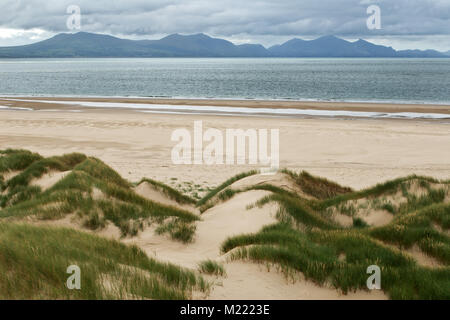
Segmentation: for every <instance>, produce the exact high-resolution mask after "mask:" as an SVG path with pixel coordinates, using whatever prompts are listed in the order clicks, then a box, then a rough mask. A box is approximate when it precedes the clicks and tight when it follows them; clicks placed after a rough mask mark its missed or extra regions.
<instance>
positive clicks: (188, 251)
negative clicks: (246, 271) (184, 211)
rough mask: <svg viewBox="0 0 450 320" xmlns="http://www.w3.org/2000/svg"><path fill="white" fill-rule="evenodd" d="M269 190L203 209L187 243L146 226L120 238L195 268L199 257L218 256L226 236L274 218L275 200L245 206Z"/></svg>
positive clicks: (252, 227)
mask: <svg viewBox="0 0 450 320" xmlns="http://www.w3.org/2000/svg"><path fill="white" fill-rule="evenodd" d="M268 194H270V192H267V191H260V190H253V191H248V192H244V193H240V194H237V195H236V196H235V197H233V198H232V199H230V200H228V201H226V202H224V203H221V204H219V205H217V206H215V207H213V208H211V209H209V210H207V211H205V212H204V213H203V214H202V215H201V219H202V220H201V221H199V222H197V223H196V226H197V230H196V235H195V241H194V242H193V243H190V244H183V243H180V242H176V241H173V240H170V239H169V238H168V237H167V236H162V235H156V234H155V233H154V228H147V229H145V230H144V231H143V232H141V233H139V235H138V236H136V237H133V238H128V239H124V240H123V241H124V242H125V243H133V244H136V245H138V246H139V247H141V248H142V249H144V251H145V252H146V253H147V254H148V255H150V256H154V257H156V258H158V259H159V260H163V261H170V262H173V263H176V264H179V265H182V266H185V267H189V268H196V267H197V264H198V263H199V262H201V261H202V260H205V259H216V258H218V257H219V256H220V254H221V253H220V246H221V244H222V243H223V241H225V240H226V239H227V238H228V237H231V236H235V235H240V234H244V233H254V232H257V231H259V230H260V229H261V228H262V227H263V226H265V225H268V224H272V223H275V222H277V220H276V218H275V216H276V212H277V209H278V206H277V205H276V204H268V205H266V206H264V207H263V208H252V209H250V210H247V209H246V207H247V205H249V204H252V203H254V202H256V201H257V200H259V199H261V198H262V197H264V196H266V195H268Z"/></svg>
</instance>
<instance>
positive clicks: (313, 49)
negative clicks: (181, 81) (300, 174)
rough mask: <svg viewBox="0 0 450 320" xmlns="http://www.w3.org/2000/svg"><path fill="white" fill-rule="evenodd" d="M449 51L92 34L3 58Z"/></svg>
mask: <svg viewBox="0 0 450 320" xmlns="http://www.w3.org/2000/svg"><path fill="white" fill-rule="evenodd" d="M448 56H450V52H446V53H441V52H438V51H436V50H425V51H422V50H399V51H397V50H394V49H393V48H391V47H386V46H381V45H376V44H373V43H371V42H368V41H365V40H363V39H359V40H358V41H355V42H350V41H347V40H344V39H340V38H338V37H335V36H324V37H320V38H318V39H315V40H302V39H297V38H295V39H292V40H289V41H287V42H285V43H283V44H281V45H275V46H272V47H270V48H265V47H264V46H262V45H260V44H241V45H235V44H233V43H232V42H230V41H227V40H224V39H218V38H212V37H210V36H207V35H205V34H203V33H199V34H194V35H180V34H172V35H169V36H167V37H164V38H162V39H160V40H128V39H120V38H116V37H113V36H110V35H104V34H94V33H87V32H78V33H61V34H58V35H56V36H54V37H52V38H50V39H47V40H44V41H40V42H37V43H33V44H29V45H23V46H13V47H0V58H75V57H367V58H371V57H409V58H443V57H448Z"/></svg>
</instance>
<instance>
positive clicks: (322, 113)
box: [0, 97, 450, 120]
mask: <svg viewBox="0 0 450 320" xmlns="http://www.w3.org/2000/svg"><path fill="white" fill-rule="evenodd" d="M0 106H2V107H3V108H1V110H8V109H9V110H14V109H16V110H28V111H31V110H34V111H39V110H41V111H45V110H52V111H58V110H61V111H63V110H66V111H68V110H69V111H70V110H71V111H74V110H73V109H74V108H75V109H76V108H81V109H82V110H83V111H88V110H93V109H94V110H100V109H103V110H109V111H111V110H134V111H140V112H148V113H163V114H178V112H180V113H182V114H183V113H186V114H193V115H195V114H201V115H208V114H211V115H214V116H230V115H231V116H233V115H238V116H239V115H241V116H246V115H247V116H248V115H252V116H262V117H264V116H280V117H293V118H295V117H319V118H320V117H331V118H368V119H372V118H373V119H377V118H382V119H407V120H411V119H415V120H417V119H426V120H445V119H450V105H440V104H394V103H373V102H367V103H366V102H364V103H362V102H318V101H287V100H238V99H236V100H225V99H167V98H115V97H114V98H113V97H111V98H107V97H105V98H89V97H0ZM77 111H78V112H80V111H81V110H77Z"/></svg>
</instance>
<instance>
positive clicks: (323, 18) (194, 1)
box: [0, 0, 450, 51]
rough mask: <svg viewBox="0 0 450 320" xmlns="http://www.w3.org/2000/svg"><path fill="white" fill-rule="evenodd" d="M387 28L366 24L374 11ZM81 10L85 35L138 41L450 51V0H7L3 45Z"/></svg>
mask: <svg viewBox="0 0 450 320" xmlns="http://www.w3.org/2000/svg"><path fill="white" fill-rule="evenodd" d="M371 4H375V5H378V6H379V7H380V9H381V29H380V30H369V29H368V28H367V26H366V20H367V18H368V16H369V15H368V14H367V13H366V10H367V8H368V7H369V5H371ZM69 5H78V6H79V7H80V9H81V31H86V32H97V33H106V34H111V35H116V36H119V37H124V38H133V39H157V38H161V37H163V36H165V35H167V34H171V33H182V34H190V33H200V32H203V33H206V34H208V35H211V36H215V37H221V38H225V39H228V40H230V41H232V42H234V43H246V42H253V43H261V44H263V45H265V46H270V45H273V44H278V43H282V42H284V41H286V40H288V39H290V38H293V37H299V38H304V39H312V38H316V37H318V36H322V35H330V34H334V35H336V36H340V37H342V38H345V39H348V40H354V39H355V40H356V39H358V38H364V39H367V40H370V41H372V42H375V43H378V44H384V45H390V46H393V47H394V48H395V49H406V48H414V49H415V48H418V49H427V48H432V49H437V50H442V51H447V50H450V0H378V1H375V0H373V1H371V0H247V1H246V0H165V1H163V0H120V1H119V0H45V1H43V0H0V46H9V45H20V44H28V43H32V42H36V41H40V40H43V39H46V38H49V37H51V36H53V35H54V34H57V33H60V32H72V31H70V30H68V29H67V26H66V21H67V18H68V17H69V14H68V13H67V7H68V6H69Z"/></svg>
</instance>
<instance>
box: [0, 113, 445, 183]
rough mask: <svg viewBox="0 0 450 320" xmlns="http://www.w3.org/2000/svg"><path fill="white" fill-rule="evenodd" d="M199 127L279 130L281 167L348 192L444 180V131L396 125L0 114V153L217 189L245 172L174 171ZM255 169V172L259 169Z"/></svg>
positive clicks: (427, 125)
mask: <svg viewBox="0 0 450 320" xmlns="http://www.w3.org/2000/svg"><path fill="white" fill-rule="evenodd" d="M195 120H203V127H204V130H206V128H217V129H220V130H225V129H226V128H242V129H248V128H257V129H261V128H267V129H277V128H278V129H280V166H281V167H287V168H290V169H294V170H307V171H309V172H310V173H312V174H316V175H320V176H324V177H327V178H328V179H331V180H335V181H337V182H339V183H341V184H344V185H348V186H351V187H353V188H356V189H358V188H364V187H368V186H372V185H374V184H376V183H379V182H383V181H385V180H388V179H393V178H396V177H400V176H405V175H409V174H413V173H415V174H420V175H428V176H433V177H436V178H441V179H449V178H450V148H448V146H449V145H450V125H449V124H445V123H440V122H436V121H433V122H426V121H413V120H409V121H401V120H362V119H360V120H336V119H286V118H283V119H277V118H260V117H252V118H248V117H224V116H222V117H221V116H195V115H162V114H145V113H137V112H133V111H127V112H121V111H118V110H116V111H111V110H94V111H85V112H83V113H71V112H63V111H61V112H37V111H0V148H1V149H4V148H25V149H29V150H32V151H35V152H39V153H41V154H43V155H44V156H50V155H60V154H63V153H69V152H82V153H86V154H88V155H90V156H95V157H98V158H100V159H101V160H103V161H105V162H106V163H107V164H108V165H110V166H112V167H113V168H114V169H115V170H117V171H118V172H119V173H120V174H121V175H122V176H124V177H125V178H127V179H129V180H131V181H139V180H140V179H141V178H142V177H148V178H153V179H155V180H159V181H162V182H165V183H170V181H171V180H170V178H172V177H176V178H178V181H193V182H195V183H198V184H201V185H204V186H216V185H218V184H220V183H222V182H223V181H224V180H226V179H228V178H229V177H230V176H232V175H234V174H237V173H240V172H242V171H246V170H249V169H251V168H255V166H249V165H234V166H225V165H213V166H206V165H204V166H202V165H174V164H173V163H172V161H171V150H172V148H173V146H175V144H176V143H175V142H172V141H171V134H172V132H173V130H175V129H177V128H187V129H189V130H190V131H191V132H192V128H193V122H194V121H195ZM258 168H259V167H258Z"/></svg>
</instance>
